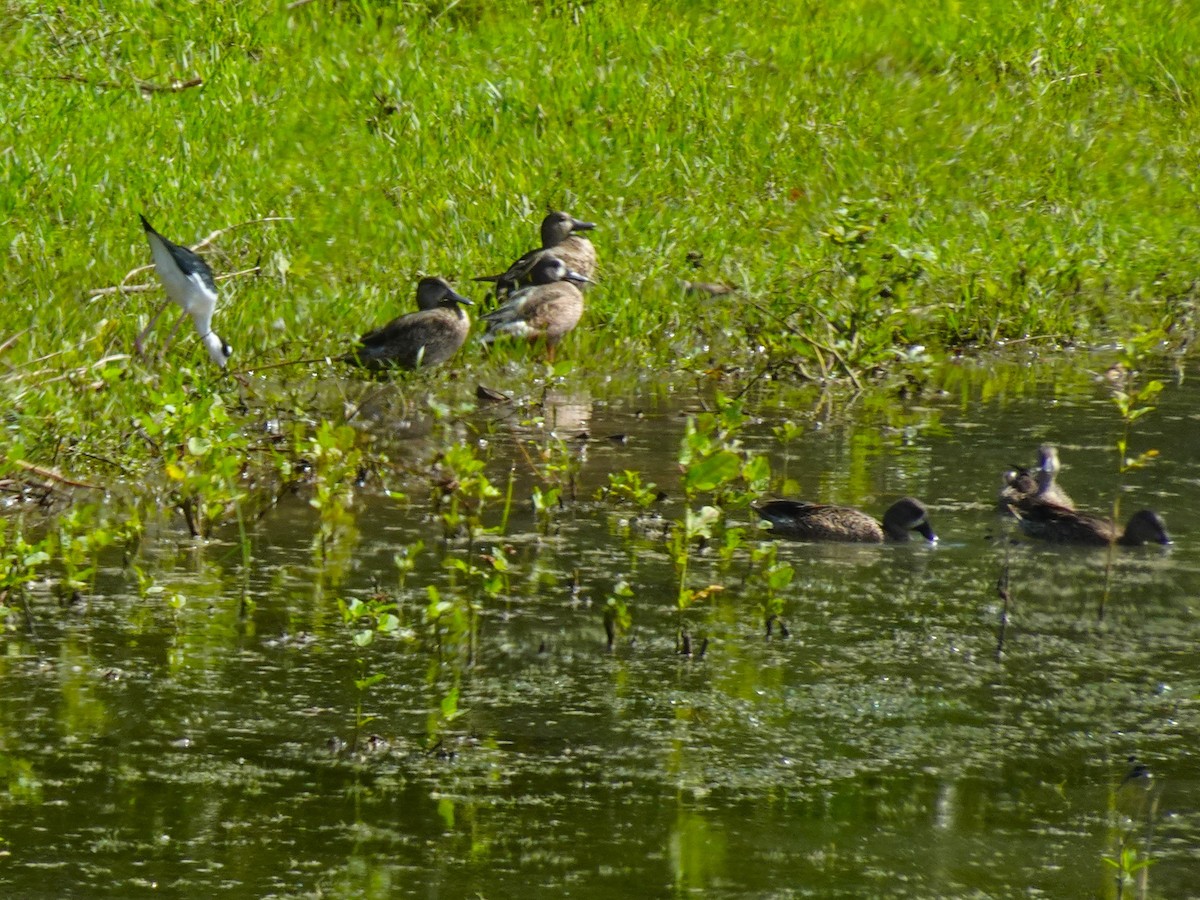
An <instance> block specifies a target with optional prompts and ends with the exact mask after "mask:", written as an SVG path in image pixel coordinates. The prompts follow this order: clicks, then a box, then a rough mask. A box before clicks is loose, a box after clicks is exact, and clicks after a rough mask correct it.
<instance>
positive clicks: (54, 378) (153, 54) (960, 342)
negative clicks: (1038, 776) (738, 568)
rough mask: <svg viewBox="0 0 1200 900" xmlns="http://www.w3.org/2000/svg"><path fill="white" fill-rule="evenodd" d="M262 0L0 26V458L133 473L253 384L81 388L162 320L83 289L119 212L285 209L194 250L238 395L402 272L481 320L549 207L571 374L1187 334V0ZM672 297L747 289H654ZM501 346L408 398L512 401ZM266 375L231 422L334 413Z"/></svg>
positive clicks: (1198, 41)
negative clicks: (260, 368) (584, 234)
mask: <svg viewBox="0 0 1200 900" xmlns="http://www.w3.org/2000/svg"><path fill="white" fill-rule="evenodd" d="M280 6H281V4H279V3H275V2H273V3H262V2H247V3H240V4H203V3H194V4H188V5H181V4H168V5H165V6H162V7H155V6H152V5H150V4H146V3H142V2H133V0H124V2H122V0H116V2H108V3H105V4H103V5H101V4H99V3H95V4H87V3H81V4H70V5H69V6H68V5H64V6H63V7H61V8H59V9H57V10H51V9H50V8H49V7H46V6H45V5H44V4H34V3H28V2H13V0H9V2H7V3H6V4H4V7H3V8H4V15H2V16H0V40H2V42H3V44H4V46H5V47H7V48H9V49H8V51H7V52H6V54H5V61H4V62H3V63H2V64H0V65H2V66H3V69H4V77H3V78H0V128H2V129H3V131H2V133H4V134H5V135H6V140H7V141H9V142H10V143H8V144H7V145H6V146H4V147H2V148H0V247H3V248H4V252H5V255H6V259H5V265H4V266H3V268H2V269H0V286H2V290H3V296H4V298H5V299H4V303H3V305H2V306H0V342H3V341H6V340H9V339H10V338H11V339H12V341H11V345H10V346H8V347H7V348H6V349H5V350H4V351H3V353H0V399H2V402H3V403H4V405H5V407H6V408H7V410H8V412H7V416H6V423H7V436H8V441H9V444H10V446H9V447H8V455H9V456H16V457H19V458H23V459H27V460H30V461H34V462H38V463H46V464H51V463H56V462H58V461H61V460H62V459H63V456H64V454H66V453H67V452H68V450H69V448H71V447H77V446H80V445H85V446H87V447H89V448H90V450H89V452H91V453H92V454H93V455H99V456H107V455H108V454H113V455H114V456H115V457H116V459H117V460H124V459H126V458H127V457H129V456H133V457H135V458H136V457H138V456H140V455H142V449H144V447H143V443H144V442H140V441H139V440H138V439H137V438H136V437H135V436H134V435H135V431H134V430H133V429H132V427H131V425H130V422H131V421H132V420H134V419H136V418H137V417H139V416H142V415H146V414H149V413H151V412H152V410H153V404H154V403H155V402H158V401H159V400H160V399H161V397H162V396H163V395H166V394H172V392H175V391H177V390H179V389H180V388H181V387H184V386H190V387H191V389H192V390H194V391H199V392H205V391H209V390H212V389H213V387H214V386H215V385H225V386H227V387H220V388H219V389H220V390H223V391H227V392H228V396H229V398H230V402H229V403H228V404H227V405H228V406H229V408H230V410H231V414H232V415H234V416H236V415H238V412H237V408H238V400H239V398H240V399H242V400H246V399H247V397H246V394H247V393H249V395H250V396H249V401H262V398H263V396H264V392H267V388H266V387H264V386H263V384H257V385H256V386H252V387H251V388H246V387H240V388H239V387H238V386H237V385H235V384H234V385H232V386H230V385H231V382H229V381H222V382H218V381H217V380H216V372H215V370H213V369H212V367H211V365H210V364H209V362H208V360H207V357H206V356H205V355H204V353H203V351H202V349H201V348H200V347H199V346H198V342H197V341H196V339H195V336H194V334H191V333H190V332H185V334H184V337H183V338H182V339H181V340H180V342H179V343H177V344H176V345H175V346H174V347H173V348H172V349H171V351H170V357H169V361H168V364H166V365H156V364H154V363H152V362H147V361H143V360H139V359H117V360H114V361H110V362H108V363H105V364H103V365H100V366H96V365H95V363H96V361H99V360H102V359H104V358H105V357H107V356H111V355H120V354H124V353H128V352H130V351H131V349H132V341H133V336H134V335H135V334H136V333H137V331H138V330H140V328H141V326H142V325H143V324H144V323H145V321H146V318H147V316H148V315H149V313H150V311H151V310H152V309H153V308H154V306H155V305H156V304H157V302H158V300H159V297H160V295H159V294H157V293H155V294H131V295H114V294H109V295H102V296H100V297H96V298H93V299H89V293H88V292H89V290H90V289H94V288H100V287H104V286H108V285H114V284H117V283H118V282H120V281H121V279H122V278H123V277H124V276H125V274H126V273H127V272H128V271H129V270H131V269H133V268H134V267H136V266H139V265H143V264H145V263H147V262H148V261H149V254H148V250H147V247H146V244H145V240H144V238H143V236H142V234H141V231H140V228H139V226H138V222H137V214H138V212H143V211H144V212H145V213H146V215H147V216H149V217H150V219H151V221H153V222H154V223H155V224H156V225H157V226H158V228H159V229H160V230H162V231H163V232H164V233H165V234H167V235H168V236H170V237H173V238H175V239H177V240H179V241H183V242H189V243H190V242H194V241H196V240H199V239H200V238H201V237H203V236H205V235H206V234H208V233H209V232H211V231H213V230H216V229H218V228H225V227H228V226H231V225H235V224H238V223H243V222H247V221H248V220H254V219H259V218H263V217H268V216H287V217H290V221H289V222H282V223H280V222H276V223H256V224H249V225H245V226H244V227H240V228H237V229H234V230H231V231H229V232H227V233H226V234H225V235H223V236H222V237H221V238H220V239H219V240H218V241H217V243H216V250H217V251H218V252H216V253H215V254H214V255H213V256H212V257H211V258H212V261H213V264H214V268H215V269H216V270H217V271H218V273H220V272H231V271H236V270H240V269H244V268H248V267H250V266H253V265H254V264H255V263H260V264H261V266H262V272H263V274H262V276H261V277H257V278H249V277H243V278H238V279H234V280H233V281H231V282H227V283H225V285H224V286H223V288H222V291H223V301H222V305H221V306H220V308H219V310H218V313H217V317H216V320H215V323H214V326H215V328H216V330H217V331H218V332H219V333H220V334H222V336H223V337H225V339H226V340H227V341H229V342H230V343H231V344H232V345H233V347H234V350H235V356H234V360H233V367H234V368H237V369H241V370H245V369H250V368H253V367H254V366H255V365H256V364H259V365H261V364H267V363H273V362H279V361H282V360H286V359H289V358H298V357H311V356H321V355H323V354H327V353H338V352H341V351H342V350H343V349H345V348H346V347H347V346H348V343H349V342H350V341H351V340H352V339H353V337H354V336H356V335H357V334H359V333H360V332H362V331H364V330H365V329H367V328H369V327H371V326H373V325H375V324H378V323H379V322H381V321H383V320H386V319H387V318H390V317H391V316H393V315H395V314H397V313H398V312H401V311H406V310H408V309H409V308H411V305H412V294H413V290H414V287H415V282H416V279H417V278H418V276H419V275H421V274H442V275H446V276H450V277H453V278H456V279H457V284H458V285H459V287H461V288H464V289H467V290H468V292H469V293H474V295H475V296H476V297H481V296H482V291H478V290H472V289H473V288H474V287H475V286H474V285H471V284H470V282H468V281H467V280H466V279H467V278H468V277H469V276H471V275H475V274H480V273H486V272H491V271H496V270H497V269H498V267H500V266H503V265H505V264H506V263H507V262H508V260H510V259H511V258H513V257H514V256H516V255H517V254H519V253H520V252H522V251H524V250H526V249H528V248H529V247H531V246H533V245H534V244H536V235H537V225H538V222H539V221H540V218H541V216H542V214H543V213H544V211H545V209H546V208H547V207H555V208H566V209H568V210H570V211H571V212H573V213H575V214H576V215H579V216H582V217H585V218H588V219H591V220H593V221H596V222H597V223H598V224H599V226H600V229H599V230H598V231H597V232H596V233H595V242H596V244H597V246H598V249H599V253H600V258H601V269H600V273H599V278H600V279H601V281H602V286H601V287H599V288H598V289H595V290H593V291H592V293H591V294H589V298H588V302H589V307H588V311H587V313H586V314H585V319H584V322H583V324H582V326H581V328H580V329H579V330H578V332H577V333H576V334H575V335H573V336H572V337H571V338H570V339H569V340H568V341H567V342H566V343H565V344H564V346H563V348H562V352H561V353H560V358H567V359H574V360H576V361H577V365H576V367H575V370H574V372H573V373H572V374H571V375H570V376H569V377H571V378H580V379H582V378H586V377H588V376H589V375H590V374H591V373H592V372H594V371H595V370H596V369H597V368H598V367H597V366H596V365H595V364H594V363H593V362H591V360H593V359H595V358H599V359H602V360H603V366H602V367H599V368H602V371H603V373H604V374H609V373H611V372H613V371H622V372H625V373H627V374H628V373H648V374H650V375H652V376H654V377H658V376H660V375H665V374H669V373H671V372H673V371H675V370H677V369H679V368H684V369H688V368H691V369H703V368H707V367H710V366H713V365H716V364H727V365H729V366H733V367H738V366H745V367H746V370H747V371H753V370H754V369H755V368H757V367H761V365H763V363H764V361H765V360H766V359H768V358H769V359H771V360H774V361H775V362H776V363H783V364H786V365H787V366H789V367H791V366H792V365H793V364H794V368H788V371H795V372H797V373H799V374H802V375H819V374H822V373H824V372H828V373H830V374H835V375H840V374H844V373H845V369H846V368H850V369H852V370H854V371H855V372H856V373H857V374H858V375H860V376H861V375H862V374H864V373H868V372H870V371H872V370H875V369H878V368H881V367H886V366H888V365H891V364H893V363H895V362H896V361H898V360H900V359H903V358H904V356H905V350H906V348H907V347H909V346H910V345H912V344H923V345H925V346H926V347H928V348H930V350H931V352H933V353H935V354H938V353H943V352H946V351H949V350H952V349H957V348H960V347H964V346H992V345H993V344H994V343H995V342H997V341H1002V340H1006V339H1014V338H1026V337H1035V338H1038V339H1039V340H1045V341H1046V343H1047V345H1053V344H1055V343H1060V342H1085V343H1087V342H1099V341H1107V340H1113V339H1120V338H1123V337H1126V336H1128V335H1130V334H1132V333H1134V332H1135V331H1139V330H1144V329H1150V330H1156V329H1162V330H1163V333H1164V334H1165V335H1166V336H1168V337H1170V338H1173V339H1175V340H1178V341H1180V342H1183V341H1185V340H1187V339H1188V338H1190V336H1191V333H1192V331H1193V330H1194V327H1195V304H1196V288H1195V286H1194V279H1195V257H1194V248H1195V247H1196V246H1197V244H1198V241H1197V232H1198V227H1197V222H1198V220H1197V217H1196V199H1197V188H1198V180H1200V150H1198V148H1197V145H1196V142H1195V139H1194V138H1195V134H1196V132H1197V128H1196V103H1197V94H1196V90H1197V86H1198V78H1200V51H1198V50H1197V48H1200V14H1198V13H1197V12H1196V11H1195V9H1196V8H1195V7H1194V5H1193V4H1190V3H1186V2H1170V0H1146V2H1141V3H1137V2H1129V3H1110V4H1101V3H1088V2H1065V3H1057V4H1042V5H1039V7H1038V8H1036V9H1027V8H1025V7H1026V6H1027V5H1025V4H1016V3H1011V2H999V0H994V2H983V3H978V4H961V3H957V2H934V0H918V2H912V3H899V4H897V3H894V2H893V3H887V2H854V0H851V2H837V3H833V2H830V3H805V4H796V3H792V2H769V3H764V4H759V5H756V7H755V9H754V10H753V11H752V12H751V11H750V10H748V9H747V8H744V7H743V6H740V5H737V4H728V3H716V2H693V0H666V2H654V3H649V2H641V0H628V2H618V0H596V2H593V3H582V4H579V3H557V2H547V3H538V4H521V3H516V2H506V0H496V2H493V0H463V2H457V3H456V2H448V3H427V2H416V3H408V4H400V5H394V4H377V5H376V4H372V3H368V2H313V3H309V4H307V5H304V6H301V7H299V8H297V9H295V10H292V11H288V10H286V9H281V8H280ZM68 8H69V10H70V11H69V12H67V11H64V10H66V9H68ZM195 78H199V79H202V80H203V84H202V85H201V86H198V87H193V88H190V89H184V90H180V91H177V92H170V91H145V90H142V89H140V88H139V85H140V84H143V83H150V84H154V85H159V86H165V85H169V84H171V83H172V82H173V81H176V80H178V81H187V80H189V79H195ZM693 251H694V252H697V253H701V254H703V260H704V267H703V268H702V269H701V270H700V272H699V273H698V274H697V273H696V272H695V270H694V269H693V268H692V266H691V264H690V263H689V261H688V258H687V257H688V253H689V252H693ZM697 277H699V278H701V279H705V280H716V279H724V280H728V281H730V282H731V283H733V284H735V285H737V286H738V287H739V289H740V290H741V294H740V298H741V300H740V302H739V300H737V299H734V300H732V301H731V300H716V301H714V300H709V299H702V300H701V299H695V298H690V297H685V296H682V295H681V293H680V291H679V290H678V288H677V286H676V280H677V279H678V278H697ZM160 328H161V330H160V336H162V335H165V333H166V326H160ZM760 348H761V349H760ZM510 354H511V355H513V356H514V357H515V358H516V359H517V363H516V366H517V367H518V368H517V369H516V371H517V372H531V371H537V370H536V368H535V359H534V357H533V355H532V354H529V353H527V352H525V351H524V350H518V349H512V348H509V349H501V350H500V351H499V354H493V355H490V356H489V355H488V354H487V353H486V352H485V351H484V350H483V349H482V348H481V347H479V346H478V345H477V344H474V343H472V344H470V345H469V346H468V347H467V348H464V351H463V353H462V354H461V356H460V358H459V360H458V361H456V362H455V363H454V366H456V367H458V368H460V369H461V368H463V367H466V368H467V369H469V370H470V374H469V376H467V377H466V378H464V377H462V376H460V377H458V378H456V379H454V380H453V384H450V382H451V379H450V378H449V377H447V376H446V375H445V373H444V372H443V373H438V372H434V373H431V374H429V375H428V376H423V380H424V381H425V382H426V383H428V384H432V385H438V384H442V383H446V384H447V385H448V386H447V388H446V390H447V391H448V392H449V393H450V394H451V395H453V396H458V394H456V393H455V391H459V392H461V389H462V388H461V385H462V384H463V383H465V382H467V381H470V382H471V383H473V381H474V379H475V378H482V379H485V380H486V379H488V378H497V377H499V378H502V379H503V377H504V376H505V375H506V374H507V376H508V377H509V379H510V381H511V380H513V374H512V373H513V371H514V369H513V368H512V367H511V366H506V364H505V360H506V358H507V357H508V356H509V355H510ZM764 354H765V355H764ZM310 371H311V373H312V377H311V378H309V377H307V373H308V372H310ZM285 372H288V370H273V375H275V376H282V374H283V373H285ZM302 373H304V374H303V376H302ZM287 377H288V378H290V379H293V380H294V379H297V378H299V379H300V382H299V386H297V385H296V384H295V382H294V381H293V382H292V383H291V387H289V388H287V389H286V390H284V391H283V392H282V393H281V394H270V399H269V402H262V403H260V408H259V409H258V411H259V412H261V406H262V405H271V404H274V405H275V406H277V407H278V409H282V410H284V411H285V412H286V411H289V410H291V409H293V408H303V407H304V404H305V403H308V404H310V407H309V412H312V413H313V414H314V415H316V416H318V417H337V416H340V415H341V414H342V412H341V411H342V405H341V404H340V403H339V402H336V401H338V400H340V399H342V397H343V396H344V394H345V393H346V392H347V391H353V390H354V388H353V386H352V385H351V386H350V387H349V388H333V389H330V388H328V387H325V388H324V393H323V394H320V397H321V406H320V408H319V409H318V410H316V411H314V410H312V409H311V403H312V400H311V399H307V400H306V396H307V392H308V391H309V389H310V388H313V384H314V382H318V381H324V380H325V379H328V378H329V377H330V372H329V370H327V369H325V368H324V367H323V366H320V365H318V366H311V367H308V368H307V369H305V370H301V372H296V371H292V372H290V373H289V374H288V375H287ZM276 380H277V379H275V378H272V379H271V380H270V381H269V384H271V385H275V384H276ZM517 380H518V382H519V380H520V376H517ZM313 390H314V391H315V390H316V389H315V388H313ZM267 393H269V392H267ZM252 405H253V404H252ZM150 455H152V456H153V454H150ZM70 468H71V470H72V471H75V472H82V473H88V472H97V471H98V470H97V466H96V465H93V463H92V462H88V458H87V457H83V456H78V455H77V456H75V457H74V458H73V459H72V461H71V467H70ZM100 469H101V470H102V469H103V466H100ZM135 471H136V469H135Z"/></svg>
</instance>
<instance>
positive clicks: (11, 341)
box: [0, 326, 32, 353]
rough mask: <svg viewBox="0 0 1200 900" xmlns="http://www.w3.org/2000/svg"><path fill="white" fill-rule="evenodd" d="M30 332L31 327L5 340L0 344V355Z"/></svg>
mask: <svg viewBox="0 0 1200 900" xmlns="http://www.w3.org/2000/svg"><path fill="white" fill-rule="evenodd" d="M30 330H32V326H31V327H30V328H22V329H21V330H20V331H18V332H17V333H16V334H14V335H12V336H11V337H9V338H8V339H7V340H5V342H4V343H3V344H0V353H3V352H4V351H5V350H7V349H8V348H9V347H11V346H12V345H13V344H15V343H16V342H17V340H18V339H20V338H21V337H22V336H24V335H26V334H28V333H29V332H30Z"/></svg>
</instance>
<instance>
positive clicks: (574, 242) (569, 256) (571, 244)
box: [474, 212, 596, 296]
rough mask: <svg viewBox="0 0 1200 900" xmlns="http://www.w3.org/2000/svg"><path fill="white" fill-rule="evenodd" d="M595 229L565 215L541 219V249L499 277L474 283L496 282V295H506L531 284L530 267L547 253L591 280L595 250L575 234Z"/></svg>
mask: <svg viewBox="0 0 1200 900" xmlns="http://www.w3.org/2000/svg"><path fill="white" fill-rule="evenodd" d="M595 227H596V226H595V225H594V224H593V223H591V222H581V221H580V220H579V219H576V218H574V217H573V216H571V215H569V214H568V213H565V212H552V213H550V214H549V215H548V216H546V218H544V219H542V246H540V247H538V248H537V249H536V250H530V251H529V252H528V253H526V254H524V255H523V256H521V258H520V259H518V260H516V261H515V262H514V263H513V264H512V265H511V266H509V267H508V268H507V269H506V270H505V271H503V272H501V273H500V274H499V275H481V276H479V277H478V278H476V279H474V280H475V281H491V282H495V285H496V295H497V296H500V295H501V294H508V293H511V292H512V291H514V290H516V288H517V287H518V286H519V285H522V284H533V283H534V281H533V267H534V266H535V265H537V262H538V260H540V259H541V258H542V257H543V256H544V255H546V254H547V253H548V252H550V253H552V255H554V256H556V257H558V258H559V259H561V260H562V261H563V262H564V263H565V264H566V266H567V268H568V269H570V270H571V271H573V272H579V273H580V274H582V275H585V276H587V277H588V278H591V277H592V275H594V274H595V272H596V248H595V247H593V246H592V242H591V241H589V240H588V239H587V238H585V237H583V236H582V235H578V234H575V232H576V231H590V230H591V229H593V228H595Z"/></svg>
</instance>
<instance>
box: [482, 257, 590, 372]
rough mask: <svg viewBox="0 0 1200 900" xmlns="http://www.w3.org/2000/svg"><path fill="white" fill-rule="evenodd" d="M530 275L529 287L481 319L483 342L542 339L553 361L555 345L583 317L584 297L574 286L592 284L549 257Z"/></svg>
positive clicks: (536, 264)
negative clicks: (484, 330) (506, 336)
mask: <svg viewBox="0 0 1200 900" xmlns="http://www.w3.org/2000/svg"><path fill="white" fill-rule="evenodd" d="M529 275H530V277H531V278H532V279H533V285H532V286H530V287H526V288H522V289H521V290H519V291H517V292H516V293H515V294H511V295H510V296H509V298H508V300H507V301H505V303H504V304H503V305H502V306H499V307H497V308H496V309H494V310H492V311H491V312H490V313H488V314H487V315H485V316H483V317H482V318H483V321H485V322H487V333H486V334H484V336H483V341H484V342H485V343H490V342H492V341H493V340H495V339H496V337H497V336H499V335H502V334H511V335H515V336H517V337H525V338H530V339H531V340H536V339H537V338H545V339H546V345H547V347H548V348H549V350H550V356H551V357H553V355H554V347H555V345H556V344H558V342H559V341H561V340H562V339H563V335H565V334H566V333H567V332H568V331H570V330H571V329H572V328H574V327H575V326H576V325H577V324H579V318H580V316H582V315H583V294H581V293H580V291H579V288H577V287H576V286H575V285H576V284H591V283H592V281H591V279H590V278H588V277H587V276H586V275H583V274H581V273H579V272H574V271H572V270H571V269H568V268H567V265H566V263H564V262H563V261H562V260H561V259H559V258H558V257H556V256H549V255H547V256H543V257H542V258H541V259H539V260H538V261H537V262H536V263H535V264H534V266H533V269H532V271H531V272H530V273H529ZM572 282H574V283H572Z"/></svg>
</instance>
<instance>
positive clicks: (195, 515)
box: [133, 388, 248, 538]
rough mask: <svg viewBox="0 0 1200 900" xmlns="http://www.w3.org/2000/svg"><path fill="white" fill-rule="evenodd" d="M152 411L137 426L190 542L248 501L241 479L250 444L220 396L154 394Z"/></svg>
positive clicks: (192, 392) (185, 391)
mask: <svg viewBox="0 0 1200 900" xmlns="http://www.w3.org/2000/svg"><path fill="white" fill-rule="evenodd" d="M150 403H151V409H152V411H151V412H149V413H148V414H146V415H143V416H139V417H138V418H136V419H135V420H134V422H133V426H134V429H135V431H137V433H138V434H140V435H141V436H142V438H143V439H144V440H145V441H146V443H147V444H149V445H150V447H151V448H152V450H153V453H154V456H155V457H156V458H157V460H158V462H159V464H160V465H161V466H162V471H163V473H164V474H165V475H166V478H167V481H168V484H170V486H171V488H170V500H169V502H170V505H171V506H172V507H173V508H175V509H177V510H178V511H179V512H180V513H181V514H182V516H183V519H184V521H185V523H186V524H187V529H188V532H189V533H190V534H191V535H192V537H201V538H204V537H208V536H209V535H210V534H211V533H212V529H213V528H214V527H215V526H216V525H217V524H218V523H219V522H221V521H222V520H223V519H224V518H225V516H226V515H227V514H228V513H229V512H231V511H232V510H233V508H234V506H235V505H236V504H238V503H239V502H241V500H242V499H243V498H244V497H245V493H244V491H243V490H242V487H241V484H240V480H241V474H242V470H243V467H244V466H245V464H246V457H247V449H248V441H247V437H246V434H245V431H244V430H243V429H242V427H241V425H240V424H239V423H236V422H234V421H233V420H232V418H231V417H230V416H229V413H228V411H227V410H226V407H225V401H224V398H223V397H222V396H221V394H219V393H208V394H206V393H202V392H200V391H197V390H194V389H192V390H189V389H186V388H183V389H179V390H173V391H170V392H167V393H158V394H151V396H150Z"/></svg>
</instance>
